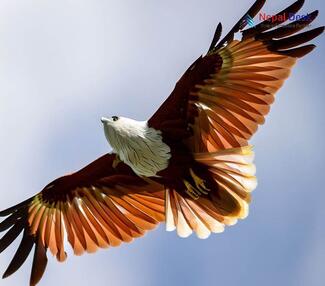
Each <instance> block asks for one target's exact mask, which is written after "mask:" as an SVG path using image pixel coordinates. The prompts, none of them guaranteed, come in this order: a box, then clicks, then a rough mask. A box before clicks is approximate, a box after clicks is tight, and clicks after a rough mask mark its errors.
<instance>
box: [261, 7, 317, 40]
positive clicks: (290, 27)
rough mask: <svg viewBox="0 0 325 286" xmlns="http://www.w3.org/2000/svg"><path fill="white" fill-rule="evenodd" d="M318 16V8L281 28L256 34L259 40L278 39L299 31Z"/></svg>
mask: <svg viewBox="0 0 325 286" xmlns="http://www.w3.org/2000/svg"><path fill="white" fill-rule="evenodd" d="M317 16H318V10H316V11H314V12H312V13H310V14H308V15H307V16H305V17H304V18H302V19H300V20H297V21H295V22H292V23H289V24H287V25H285V26H282V27H280V28H277V29H274V30H271V31H269V32H264V33H260V34H258V35H256V39H257V40H262V41H266V40H271V39H278V38H283V37H286V36H290V35H292V34H294V33H297V32H299V31H301V30H302V29H304V28H305V27H307V26H308V25H310V24H311V23H312V22H313V21H314V20H315V19H316V17H317Z"/></svg>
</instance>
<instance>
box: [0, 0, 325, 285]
mask: <svg viewBox="0 0 325 286" xmlns="http://www.w3.org/2000/svg"><path fill="white" fill-rule="evenodd" d="M265 1H266V0H257V1H256V2H255V3H254V5H253V6H252V7H251V8H250V9H249V10H248V11H247V13H245V15H244V16H243V17H242V18H241V19H240V20H239V21H238V22H237V23H236V25H235V26H234V27H233V29H232V30H231V31H230V32H229V33H228V34H227V35H226V36H225V37H224V38H223V39H222V40H220V36H221V32H222V28H221V24H219V25H218V27H217V29H216V32H215V35H214V38H213V40H212V43H211V46H210V48H209V51H208V53H207V54H206V55H203V56H200V57H199V58H198V59H197V60H196V61H195V62H194V63H193V64H192V65H191V66H190V67H189V68H188V69H187V71H186V72H185V73H184V75H183V76H182V77H181V79H180V80H179V81H178V82H177V84H176V86H175V88H174V90H173V91H172V93H171V95H170V96H169V97H168V98H167V99H166V101H165V102H164V103H163V104H162V105H161V106H160V108H159V109H158V110H157V111H156V112H155V113H154V114H153V116H152V117H151V118H150V119H149V120H148V121H136V120H133V119H129V118H125V117H117V116H113V117H112V118H102V122H103V125H104V132H105V136H106V139H107V140H108V142H109V144H110V145H111V147H112V148H113V152H112V153H109V154H105V155H104V156H102V157H100V158H99V159H97V160H95V161H94V162H92V163H91V164H89V165H88V166H86V167H84V168H82V169H81V170H79V171H77V172H75V173H72V174H70V175H66V176H63V177H60V178H58V179H56V180H54V181H53V182H51V183H49V184H48V185H47V186H45V188H44V189H43V190H42V191H41V192H39V193H38V194H36V195H35V196H33V197H31V198H30V199H28V200H26V201H24V202H22V203H20V204H18V205H16V206H13V207H11V208H8V209H6V210H4V211H1V212H0V216H2V217H6V219H4V220H3V221H2V222H1V223H0V232H4V231H5V232H6V233H5V234H4V236H3V237H2V238H1V239H0V252H2V251H3V250H5V249H6V248H7V247H8V246H9V245H10V244H11V243H12V242H13V241H14V240H15V239H16V238H17V237H18V236H19V234H20V233H23V236H22V241H21V243H20V245H19V247H18V250H17V252H16V254H15V255H14V257H13V259H12V261H11V263H10V265H9V267H8V269H7V270H6V272H5V274H4V276H3V277H4V278H5V277H8V276H9V275H11V274H13V273H14V272H15V271H17V270H18V269H19V268H20V266H21V265H22V264H23V263H24V261H25V260H26V258H27V256H28V255H29V253H30V252H31V250H32V248H33V247H35V252H34V260H33V266H32V272H31V279H30V285H36V284H37V283H38V282H39V281H40V279H41V277H42V275H43V274H44V271H45V268H46V265H47V251H48V250H49V251H50V252H51V253H52V254H53V255H54V256H55V257H56V258H57V260H59V261H64V260H65V259H66V257H67V255H66V252H65V243H64V242H65V237H67V240H68V242H69V244H70V245H71V246H72V249H73V251H74V253H75V254H76V255H81V254H83V253H84V252H94V251H96V250H97V249H98V248H107V247H109V246H118V245H120V244H121V243H122V242H130V241H132V240H133V239H134V238H137V237H140V236H142V235H144V233H145V232H146V231H148V230H151V229H153V228H154V227H155V226H156V225H158V224H159V223H160V222H165V223H166V229H167V230H168V231H172V230H175V229H176V231H177V233H178V234H179V235H180V236H181V237H187V236H189V235H190V234H191V233H192V232H195V233H196V234H197V236H198V237H199V238H207V237H208V236H209V235H210V234H211V233H218V232H222V231H223V230H224V228H225V226H228V225H234V224H235V223H236V222H237V220H238V219H243V218H245V217H246V216H247V215H248V206H249V203H250V200H251V192H252V191H253V190H254V189H255V188H256V185H257V183H256V178H255V166H254V164H253V158H254V153H253V151H252V147H251V146H250V145H249V140H250V138H251V137H252V136H253V135H254V134H255V132H256V131H257V128H258V126H259V125H261V124H263V123H264V119H265V116H266V115H267V114H268V112H269V110H270V106H271V104H272V103H273V101H274V99H275V94H276V92H277V91H278V90H279V89H280V87H281V86H282V85H283V83H284V81H285V80H286V79H287V78H288V76H289V74H290V71H291V69H292V67H293V66H294V64H295V63H296V61H297V60H298V59H299V58H301V57H304V56H305V55H307V54H308V53H310V52H311V51H312V50H313V49H314V48H315V46H314V45H310V44H306V43H307V42H308V41H310V40H312V39H314V38H316V37H317V36H319V35H320V34H321V33H322V32H323V31H324V27H320V28H315V29H312V30H310V31H307V32H302V33H300V31H301V30H302V29H304V28H305V27H307V26H309V25H310V23H311V22H313V20H314V19H315V18H316V17H317V15H318V11H314V12H312V13H310V14H308V17H306V18H303V19H299V20H297V21H295V22H293V23H289V24H287V25H284V23H285V22H286V21H287V20H288V19H289V17H288V16H289V15H291V14H295V13H297V12H298V11H299V10H300V8H301V7H302V6H303V4H304V1H303V0H298V1H296V2H295V3H293V4H292V5H291V6H289V7H287V8H286V9H285V10H283V11H281V12H279V13H278V14H277V15H284V16H283V17H275V18H276V19H277V21H275V22H274V21H273V20H272V19H269V20H265V21H263V22H261V23H259V24H257V25H256V26H254V27H251V28H248V29H246V30H243V29H244V28H245V26H246V24H247V21H246V20H245V19H246V17H247V15H249V16H250V17H252V18H254V17H255V16H256V15H257V13H258V12H259V11H260V10H261V8H262V6H263V5H264V3H265ZM238 31H241V33H242V39H241V40H234V36H235V33H237V32H238ZM219 40H220V41H219Z"/></svg>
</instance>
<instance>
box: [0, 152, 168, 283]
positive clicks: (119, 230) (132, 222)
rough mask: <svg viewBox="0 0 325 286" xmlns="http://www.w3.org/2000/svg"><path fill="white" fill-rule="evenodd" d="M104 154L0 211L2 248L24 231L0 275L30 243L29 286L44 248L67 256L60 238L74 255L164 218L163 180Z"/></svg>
mask: <svg viewBox="0 0 325 286" xmlns="http://www.w3.org/2000/svg"><path fill="white" fill-rule="evenodd" d="M114 158H115V155H113V154H107V155H104V156H103V157H101V158H99V159H97V160H96V161H94V162H93V163H91V164H90V165H88V166H86V167H85V168H83V169H82V170H80V171H78V172H76V173H74V174H71V175H67V176H64V177H61V178H59V179H57V180H55V181H53V182H52V183H50V184H49V185H47V186H46V187H45V188H44V189H43V191H42V192H40V193H39V194H37V195H36V196H34V197H32V198H30V199H28V200H26V201H24V202H23V203H21V204H18V205H16V206H14V207H12V208H9V209H7V210H4V211H2V212H0V216H1V217H7V218H6V219H5V220H3V221H2V222H1V223H0V232H6V233H5V234H4V235H3V237H2V238H1V239H0V252H2V251H4V250H5V249H6V248H7V247H8V246H9V245H10V244H11V243H12V242H13V241H14V240H15V239H16V238H17V237H18V236H19V234H20V233H23V236H22V240H21V243H20V245H19V247H18V249H17V252H16V254H15V255H14V257H13V259H12V261H11V263H10V265H9V267H8V269H7V270H6V272H5V273H4V275H3V277H7V276H9V275H11V274H13V273H14V272H16V271H17V270H18V269H19V268H20V266H21V265H22V264H23V263H24V261H25V260H26V258H27V257H28V255H29V253H30V252H31V251H32V248H33V247H34V248H35V250H34V260H33V266H32V272H31V279H30V285H36V283H37V282H38V281H39V280H40V279H41V277H42V275H43V273H44V271H45V268H46V264H47V255H46V252H47V250H48V249H49V250H50V252H51V253H52V254H53V255H54V256H56V257H57V259H58V260H59V261H64V260H65V259H66V252H65V249H64V237H65V235H66V236H67V239H68V241H69V243H70V244H71V246H72V248H73V251H74V253H75V254H76V255H81V254H83V253H84V252H94V251H96V250H97V249H98V248H107V247H110V246H118V245H120V244H121V243H122V242H131V241H132V240H133V239H134V238H136V237H140V236H142V235H143V234H144V233H145V232H146V231H147V230H150V229H153V228H154V227H155V226H156V225H157V224H158V223H159V222H161V221H164V219H165V215H164V190H163V188H162V186H161V185H159V184H157V183H154V182H152V181H149V180H146V181H145V180H143V179H141V178H140V177H138V176H136V175H135V174H134V173H133V171H132V170H131V169H130V168H129V167H127V166H126V165H125V164H123V163H120V164H119V165H118V166H117V167H116V168H113V167H112V164H113V161H114Z"/></svg>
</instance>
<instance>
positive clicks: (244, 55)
mask: <svg viewBox="0 0 325 286" xmlns="http://www.w3.org/2000/svg"><path fill="white" fill-rule="evenodd" d="M264 2H265V1H263V0H262V1H256V2H255V4H254V5H253V6H252V7H251V9H250V10H249V11H248V13H246V14H245V15H244V16H243V17H242V18H241V19H240V21H238V23H237V24H236V25H235V26H234V28H233V29H232V30H231V31H230V32H229V33H228V34H227V35H226V37H225V38H224V39H223V40H221V41H220V42H219V43H218V44H216V43H217V39H218V38H219V36H220V33H221V26H220V25H219V26H218V28H217V31H216V34H215V37H214V40H213V41H212V45H211V47H210V50H209V52H208V53H207V55H205V56H203V57H200V58H198V60H196V61H195V62H194V63H193V64H192V65H191V67H190V68H189V69H188V70H187V71H186V72H185V74H184V75H183V77H182V78H181V79H180V80H179V82H178V83H177V84H176V87H175V89H174V91H173V92H172V94H171V95H170V96H169V98H168V99H167V100H166V101H165V102H164V103H163V104H162V106H161V107H160V108H159V109H158V111H157V112H156V113H155V114H154V115H153V116H152V117H151V118H150V120H149V125H150V126H151V127H154V128H156V129H159V130H162V131H163V133H164V134H165V136H166V137H168V138H169V140H171V139H173V138H175V139H179V138H181V139H185V141H186V143H187V145H188V146H189V148H190V150H191V151H192V152H205V151H209V152H214V151H216V150H219V149H227V148H234V147H240V146H246V145H247V144H248V140H249V139H250V138H251V136H252V135H253V134H254V133H255V132H256V130H257V128H258V126H259V125H260V124H263V123H264V120H265V116H266V115H267V114H268V112H269V110H270V106H271V104H272V102H273V101H274V97H275V94H276V92H277V91H278V90H279V89H280V87H281V86H282V85H283V83H284V81H285V80H286V79H287V78H288V76H289V74H290V71H291V68H292V67H293V65H294V64H295V63H296V61H297V59H298V58H301V57H303V56H305V55H306V54H308V53H309V52H311V51H312V50H313V49H314V47H315V46H314V45H310V44H307V45H305V44H306V43H307V42H309V41H310V40H312V39H314V38H315V37H317V36H318V35H320V34H321V33H322V32H323V31H324V27H319V28H315V29H312V30H309V31H307V32H302V33H300V31H301V30H303V29H304V28H305V27H307V26H308V25H309V24H310V23H311V22H312V21H313V20H314V19H315V18H316V17H317V15H318V11H314V12H312V13H310V14H309V15H308V16H306V17H305V18H303V19H300V20H297V21H295V22H290V23H287V24H286V23H284V22H285V21H286V19H288V16H289V14H295V13H297V12H298V11H299V10H300V8H301V7H302V6H303V3H304V1H303V0H298V1H297V2H295V3H294V4H292V5H291V6H289V7H288V8H286V9H284V10H283V11H281V12H279V13H278V15H282V17H277V18H278V20H277V21H273V22H272V20H266V21H264V22H262V23H259V24H258V25H256V26H255V27H252V28H249V29H247V30H244V31H242V39H241V40H240V41H239V40H234V33H235V32H237V31H239V30H240V29H242V28H243V27H244V26H245V24H246V22H245V17H246V15H250V16H251V17H254V16H255V15H256V14H257V13H258V11H259V10H260V9H261V7H262V6H263V4H264ZM283 15H285V17H283Z"/></svg>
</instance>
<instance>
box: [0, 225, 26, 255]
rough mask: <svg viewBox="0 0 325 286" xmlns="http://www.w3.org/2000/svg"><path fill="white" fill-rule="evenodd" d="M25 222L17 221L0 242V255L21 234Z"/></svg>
mask: <svg viewBox="0 0 325 286" xmlns="http://www.w3.org/2000/svg"><path fill="white" fill-rule="evenodd" d="M24 226H25V222H24V221H23V220H19V221H18V222H17V223H16V224H15V225H14V226H13V227H12V228H11V229H9V230H8V232H7V233H6V234H5V235H4V236H3V237H2V238H1V240H0V253H1V252H3V251H4V250H5V249H6V248H7V247H8V246H9V245H10V244H11V243H12V242H13V241H14V240H15V239H16V238H17V237H18V235H19V234H20V233H21V232H22V230H23V229H24Z"/></svg>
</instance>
